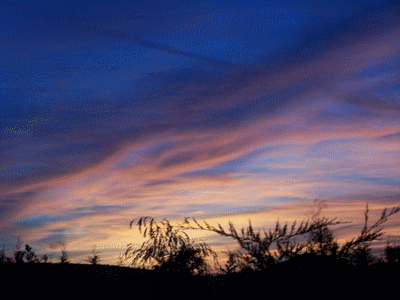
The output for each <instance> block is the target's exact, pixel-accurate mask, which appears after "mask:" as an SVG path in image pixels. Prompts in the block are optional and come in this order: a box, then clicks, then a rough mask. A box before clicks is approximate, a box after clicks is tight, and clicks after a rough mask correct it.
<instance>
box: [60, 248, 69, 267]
mask: <svg viewBox="0 0 400 300" xmlns="http://www.w3.org/2000/svg"><path fill="white" fill-rule="evenodd" d="M60 250H61V255H60V256H59V257H58V258H59V260H60V263H61V264H69V255H68V252H67V250H66V246H65V244H62V245H61V247H60Z"/></svg>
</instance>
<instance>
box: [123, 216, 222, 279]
mask: <svg viewBox="0 0 400 300" xmlns="http://www.w3.org/2000/svg"><path fill="white" fill-rule="evenodd" d="M133 224H134V220H133V221H132V222H131V223H130V227H131V228H132V225H133ZM136 225H138V227H139V231H140V233H141V234H143V237H149V239H148V240H147V241H145V242H144V243H143V244H142V245H141V247H140V248H138V249H134V246H133V244H128V247H127V249H126V251H125V259H126V260H127V261H130V262H131V265H132V266H135V267H142V268H143V267H147V268H155V269H158V270H165V271H174V272H180V273H182V274H183V273H190V274H205V273H207V272H208V271H209V269H210V266H209V264H208V263H207V262H206V257H208V256H211V257H213V258H214V262H216V258H217V255H216V253H215V252H214V251H213V250H212V249H211V248H210V247H209V246H208V245H207V244H205V243H193V242H192V241H191V240H190V238H189V236H188V235H187V234H186V232H184V229H183V228H182V227H181V226H173V225H172V224H171V223H170V222H169V221H168V220H166V219H163V220H162V221H161V222H160V223H157V222H156V221H155V220H154V219H153V218H151V217H141V218H140V219H139V220H138V222H137V224H136ZM143 228H144V230H142V229H143Z"/></svg>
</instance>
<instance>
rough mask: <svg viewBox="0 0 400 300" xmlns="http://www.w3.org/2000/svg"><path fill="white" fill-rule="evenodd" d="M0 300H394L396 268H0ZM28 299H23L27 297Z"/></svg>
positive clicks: (398, 280) (399, 271)
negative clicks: (213, 272)
mask: <svg viewBox="0 0 400 300" xmlns="http://www.w3.org/2000/svg"><path fill="white" fill-rule="evenodd" d="M0 275H1V289H2V290H3V294H2V295H3V296H4V295H8V296H6V297H5V298H3V299H11V298H14V299H29V298H33V297H40V298H41V299H50V298H52V299H54V298H60V297H63V298H65V297H74V298H77V299H85V298H87V299H95V298H96V299H128V298H129V299H229V298H231V299H249V298H256V299H269V298H274V299H291V298H299V297H302V298H307V299H373V298H377V297H378V298H379V299H384V298H389V299H397V298H398V297H399V296H398V294H399V288H400V267H399V265H398V264H393V265H389V264H377V265H370V266H365V267H360V266H357V267H356V266H347V265H341V264H338V263H333V264H328V265H326V264H325V265H324V264H318V263H315V262H314V263H311V264H310V263H309V262H301V263H292V264H290V265H289V264H287V265H285V264H281V265H278V266H276V267H272V268H269V269H267V270H265V271H262V272H257V273H254V272H242V273H239V274H231V275H219V276H214V277H211V276H210V277H202V276H180V275H178V274H176V273H173V272H168V273H161V272H157V271H149V270H139V269H132V268H124V267H116V266H106V265H97V266H92V265H78V264H44V263H43V264H28V263H24V264H14V263H13V264H1V265H0ZM28 297H29V298H28Z"/></svg>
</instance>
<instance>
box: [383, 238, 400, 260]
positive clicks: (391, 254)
mask: <svg viewBox="0 0 400 300" xmlns="http://www.w3.org/2000/svg"><path fill="white" fill-rule="evenodd" d="M384 255H385V260H386V262H388V263H390V264H393V263H400V244H398V243H390V242H388V243H387V245H386V247H385V254H384Z"/></svg>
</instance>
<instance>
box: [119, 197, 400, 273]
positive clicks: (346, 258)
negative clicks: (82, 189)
mask: <svg viewBox="0 0 400 300" xmlns="http://www.w3.org/2000/svg"><path fill="white" fill-rule="evenodd" d="M322 208H323V205H322V204H321V203H316V209H315V210H314V211H313V213H312V215H311V217H310V218H309V219H308V220H305V221H302V222H300V223H297V222H294V223H292V224H290V225H289V224H281V223H280V222H279V221H278V222H276V225H275V227H274V228H271V229H268V230H255V229H254V228H253V227H252V224H251V222H250V221H249V225H248V226H247V227H243V228H240V229H237V228H236V227H235V225H234V224H233V223H231V222H229V224H228V226H227V228H224V227H223V226H222V225H221V224H217V226H213V225H210V224H208V223H207V222H205V221H203V222H199V221H197V220H196V219H194V218H186V219H184V221H182V222H180V223H177V224H175V225H172V224H171V223H170V222H169V221H168V220H166V219H164V220H162V221H161V222H156V221H155V220H154V219H153V218H151V217H141V218H140V219H139V220H138V221H137V222H135V220H133V221H132V222H131V224H130V225H131V227H132V226H133V225H137V226H138V227H139V231H140V232H141V233H142V234H143V236H144V237H145V238H147V241H145V242H144V243H143V244H142V245H141V247H139V248H135V247H134V246H133V244H130V245H128V247H127V249H126V251H125V253H124V258H125V260H126V261H127V262H129V263H130V265H131V266H134V267H137V268H146V269H158V270H167V271H173V272H181V273H188V274H189V273H190V274H209V273H210V271H211V269H213V270H214V271H215V270H216V271H217V272H218V273H219V274H232V273H243V272H256V271H263V270H268V269H269V268H271V267H275V268H274V270H276V266H278V265H281V266H283V265H285V266H289V265H290V266H292V267H294V266H297V267H298V268H312V267H315V266H316V265H317V264H318V265H321V264H323V265H326V266H327V265H331V266H333V265H335V266H338V265H341V266H345V265H353V266H368V265H372V264H378V263H380V264H395V263H399V262H400V244H398V243H393V242H389V241H388V242H387V244H386V247H385V249H384V254H383V256H381V257H377V256H374V255H373V254H372V243H373V242H376V241H381V240H382V237H383V234H384V232H383V225H384V223H386V222H387V221H388V219H389V218H390V217H391V216H393V215H395V214H396V213H398V212H399V211H400V206H398V207H394V208H392V209H390V210H388V209H384V210H383V211H382V213H381V215H380V218H379V219H378V220H376V221H375V222H374V223H372V224H369V209H368V205H367V207H366V210H365V212H364V225H363V228H362V229H361V232H360V233H359V234H358V235H356V236H355V237H354V238H352V239H350V240H348V241H346V242H345V243H343V244H341V245H340V244H339V243H338V242H337V240H336V239H335V237H334V234H333V230H332V227H333V226H336V225H340V224H345V223H349V222H343V221H338V220H337V218H333V219H330V218H327V217H324V216H322V215H321V210H322ZM188 230H203V231H210V232H213V233H216V234H218V235H220V236H223V237H228V238H231V239H233V240H235V241H236V242H237V243H238V246H239V249H238V250H237V251H228V252H227V256H228V259H227V261H226V263H225V264H223V265H221V264H220V263H219V262H218V257H217V254H216V253H215V252H214V251H213V250H212V249H211V248H210V247H209V246H208V245H207V244H206V243H194V242H193V241H192V240H191V239H190V238H189V236H188V234H187V233H186V231H188ZM210 259H211V261H213V266H212V265H211V264H210Z"/></svg>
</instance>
